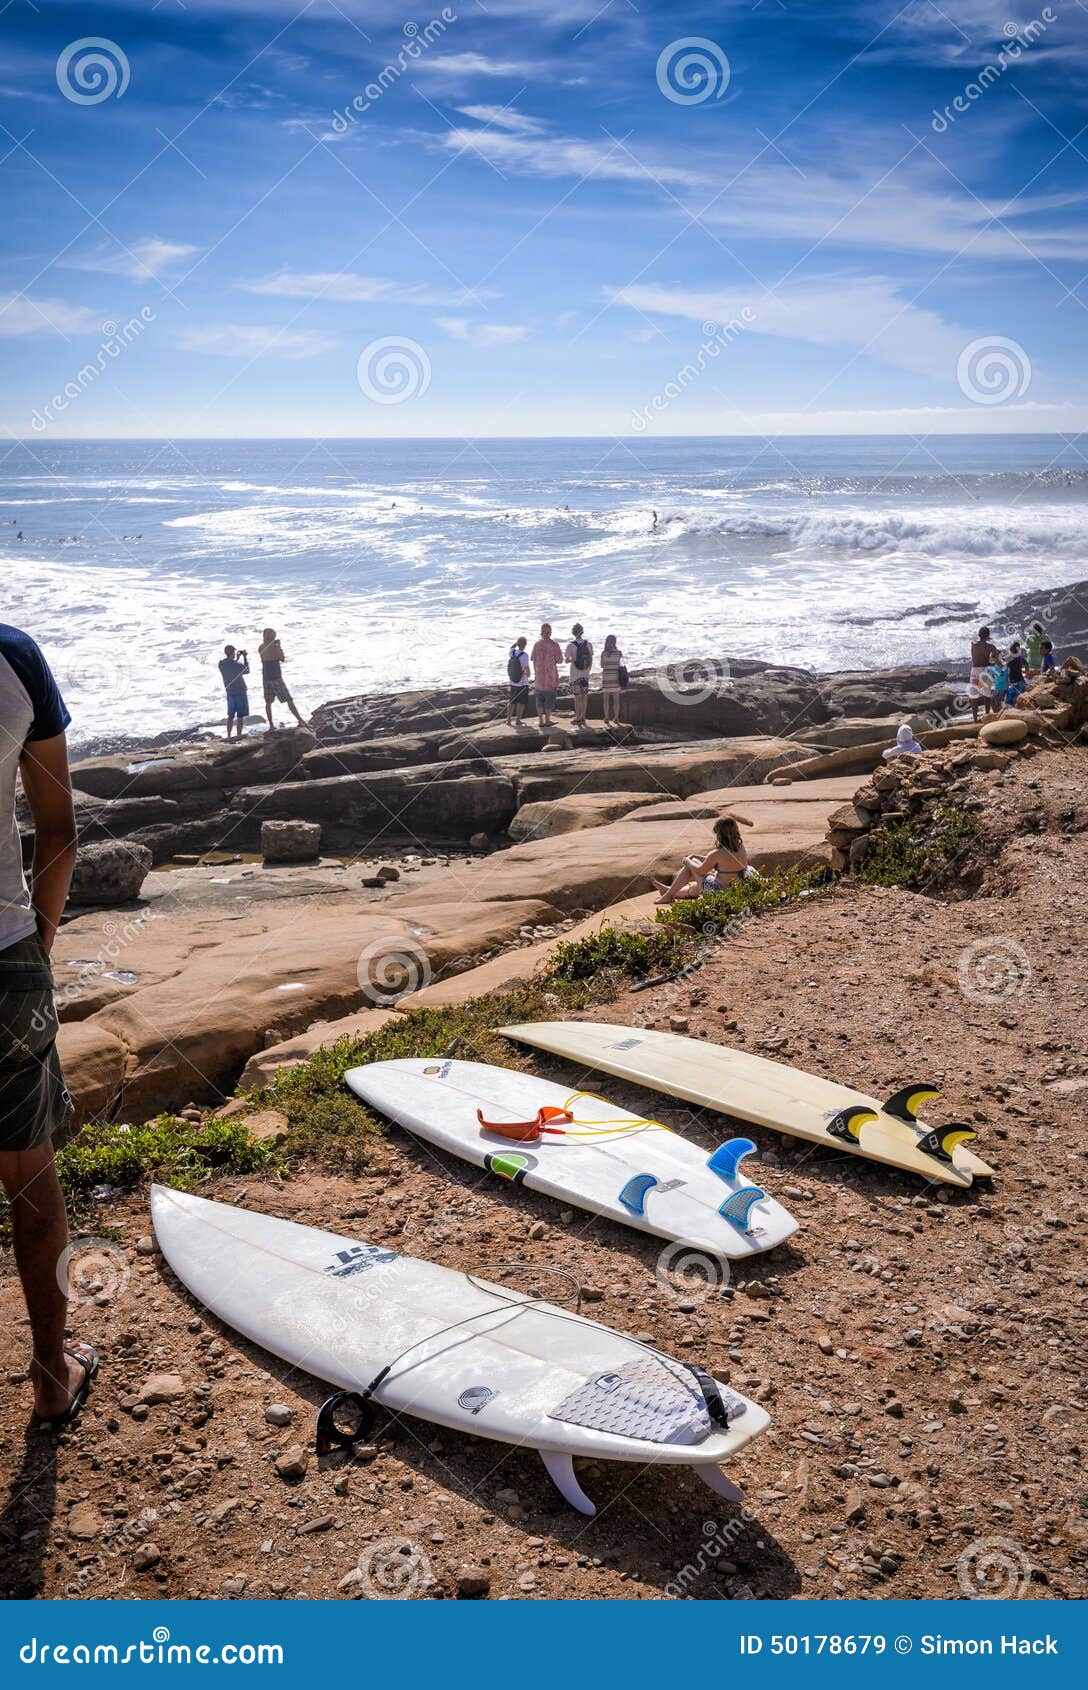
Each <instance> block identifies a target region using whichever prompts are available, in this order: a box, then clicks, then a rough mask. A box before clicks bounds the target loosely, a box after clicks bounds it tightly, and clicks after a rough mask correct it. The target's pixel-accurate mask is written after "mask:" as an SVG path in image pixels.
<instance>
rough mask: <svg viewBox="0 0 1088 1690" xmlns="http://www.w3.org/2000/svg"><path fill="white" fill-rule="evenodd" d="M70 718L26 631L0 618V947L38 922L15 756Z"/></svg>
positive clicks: (26, 934) (61, 727) (52, 734)
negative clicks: (19, 813)
mask: <svg viewBox="0 0 1088 1690" xmlns="http://www.w3.org/2000/svg"><path fill="white" fill-rule="evenodd" d="M70 720H71V717H70V716H69V714H68V712H67V710H66V709H65V708H64V700H63V699H62V698H61V696H60V693H59V692H58V691H57V683H56V681H55V680H54V679H53V676H52V674H51V672H50V669H49V665H48V663H47V662H46V661H45V658H44V657H43V656H42V654H41V652H40V651H39V650H38V647H37V646H36V645H35V644H34V641H33V640H32V639H31V638H30V635H29V634H24V633H22V632H21V630H20V629H18V628H9V627H8V626H7V625H6V624H4V623H0V950H5V949H6V948H7V946H8V945H14V944H15V943H16V941H17V940H19V939H26V938H29V936H30V934H31V933H33V932H34V929H35V925H36V923H35V920H34V911H33V909H32V908H31V905H30V890H29V888H28V886H27V883H26V875H25V874H24V873H23V852H22V845H21V844H20V840H19V827H18V823H17V822H16V820H15V782H16V776H17V775H18V772H19V759H20V757H21V756H22V754H23V747H24V746H25V745H27V744H29V742H30V741H31V740H35V739H54V738H55V737H56V735H57V734H61V733H63V732H64V730H65V728H66V727H67V726H68V723H69V722H70Z"/></svg>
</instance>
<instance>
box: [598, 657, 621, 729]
mask: <svg viewBox="0 0 1088 1690" xmlns="http://www.w3.org/2000/svg"><path fill="white" fill-rule="evenodd" d="M626 685H627V668H626V665H625V664H624V661H623V652H622V651H621V650H620V648H619V644H618V642H617V640H616V636H615V634H609V635H608V637H607V639H606V640H605V642H604V645H603V646H602V647H601V713H602V715H603V717H604V725H605V727H606V728H618V727H619V725H620V692H621V690H622V689H623V688H624V687H625V686H626Z"/></svg>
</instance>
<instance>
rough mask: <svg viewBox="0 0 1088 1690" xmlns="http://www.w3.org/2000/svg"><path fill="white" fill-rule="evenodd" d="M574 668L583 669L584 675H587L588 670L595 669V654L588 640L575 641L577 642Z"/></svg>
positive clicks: (575, 643)
mask: <svg viewBox="0 0 1088 1690" xmlns="http://www.w3.org/2000/svg"><path fill="white" fill-rule="evenodd" d="M574 667H575V668H576V669H581V671H582V673H583V674H585V672H586V670H587V669H591V668H592V667H593V652H592V651H591V649H590V644H589V641H588V640H583V639H576V640H575V642H574Z"/></svg>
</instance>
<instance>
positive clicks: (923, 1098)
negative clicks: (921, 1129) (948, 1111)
mask: <svg viewBox="0 0 1088 1690" xmlns="http://www.w3.org/2000/svg"><path fill="white" fill-rule="evenodd" d="M940 1095H941V1094H940V1091H939V1090H938V1088H937V1087H936V1086H935V1085H932V1084H930V1082H929V1081H927V1080H915V1081H914V1082H913V1083H912V1084H911V1085H909V1086H902V1087H901V1088H900V1090H899V1091H897V1092H895V1093H894V1094H893V1095H892V1096H891V1097H889V1099H888V1101H887V1103H886V1104H885V1105H884V1113H885V1115H894V1116H895V1118H896V1120H897V1121H916V1120H917V1119H918V1115H919V1112H920V1110H922V1109H924V1108H925V1106H926V1104H927V1103H933V1102H934V1101H935V1099H937V1098H938V1097H940Z"/></svg>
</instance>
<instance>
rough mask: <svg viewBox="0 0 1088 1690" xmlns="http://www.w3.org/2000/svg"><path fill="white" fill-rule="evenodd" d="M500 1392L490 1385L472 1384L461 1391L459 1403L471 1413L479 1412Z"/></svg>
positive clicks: (459, 1405) (460, 1406)
mask: <svg viewBox="0 0 1088 1690" xmlns="http://www.w3.org/2000/svg"><path fill="white" fill-rule="evenodd" d="M498 1394H499V1393H498V1391H493V1390H492V1389H491V1386H490V1385H470V1386H469V1387H468V1389H467V1390H464V1391H462V1392H461V1395H460V1396H459V1397H458V1399H457V1405H458V1407H459V1408H465V1409H467V1410H468V1412H469V1413H470V1414H479V1412H480V1410H481V1408H486V1407H487V1405H488V1403H489V1402H490V1401H491V1399H492V1397H497V1396H498Z"/></svg>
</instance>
